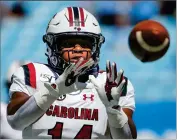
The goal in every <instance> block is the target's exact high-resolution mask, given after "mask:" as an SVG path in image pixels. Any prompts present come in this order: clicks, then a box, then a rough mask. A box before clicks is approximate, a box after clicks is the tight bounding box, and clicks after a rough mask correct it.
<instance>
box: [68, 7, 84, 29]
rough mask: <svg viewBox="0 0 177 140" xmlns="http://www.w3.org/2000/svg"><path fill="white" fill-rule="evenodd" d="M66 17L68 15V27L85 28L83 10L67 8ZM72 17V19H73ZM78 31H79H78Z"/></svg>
mask: <svg viewBox="0 0 177 140" xmlns="http://www.w3.org/2000/svg"><path fill="white" fill-rule="evenodd" d="M67 9H68V15H69V26H70V27H71V26H73V23H74V24H75V26H77V27H80V24H81V26H82V27H85V22H84V10H83V8H81V7H68V8H67ZM73 17H74V18H73ZM78 31H79V30H78Z"/></svg>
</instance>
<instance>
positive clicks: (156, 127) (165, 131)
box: [0, 0, 176, 139]
mask: <svg viewBox="0 0 177 140" xmlns="http://www.w3.org/2000/svg"><path fill="white" fill-rule="evenodd" d="M67 6H82V7H84V8H85V9H87V10H88V11H90V12H91V13H93V14H94V15H95V16H96V17H97V18H98V20H99V22H100V24H101V27H102V32H103V35H104V36H105V37H106V43H105V44H104V45H103V46H102V49H101V61H100V68H101V69H105V63H106V60H107V59H109V60H111V61H115V62H116V63H117V65H118V68H123V69H124V71H125V75H126V76H127V77H129V79H130V80H131V81H132V83H133V85H134V88H135V94H136V112H135V114H134V120H135V123H136V126H137V130H138V139H141V138H143V139H148V138H151V139H176V1H161V2H157V1H135V0H132V1H109V2H106V1H86V2H84V1H63V2H62V1H60V2H57V1H24V2H23V1H1V2H0V9H1V21H0V24H1V103H8V101H9V96H8V90H7V86H6V82H7V79H8V77H7V73H8V70H9V68H10V66H11V64H12V63H13V62H15V61H21V60H23V61H35V62H43V63H46V62H47V61H46V56H45V51H46V47H45V44H44V43H43V42H42V35H43V34H45V30H46V27H47V24H48V22H49V20H50V18H51V17H52V16H53V15H54V14H55V13H56V12H57V11H60V10H61V9H62V8H64V7H67ZM146 19H154V20H157V21H159V22H160V23H162V24H163V25H164V26H165V27H166V28H167V29H168V31H169V34H170V38H171V44H170V48H169V50H168V51H167V53H166V54H165V56H164V57H163V58H161V59H159V60H158V61H155V62H151V63H142V62H140V61H139V60H138V59H136V58H135V57H134V56H133V54H132V53H131V52H130V50H129V48H128V35H129V33H130V31H131V29H132V27H133V26H134V25H135V24H136V23H137V22H139V21H142V20H146ZM13 71H15V69H14V70H13ZM2 127H3V126H1V130H2Z"/></svg>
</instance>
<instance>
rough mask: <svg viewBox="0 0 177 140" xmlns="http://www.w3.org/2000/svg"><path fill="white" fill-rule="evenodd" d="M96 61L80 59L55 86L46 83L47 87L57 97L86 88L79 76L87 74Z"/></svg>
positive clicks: (65, 71)
mask: <svg viewBox="0 0 177 140" xmlns="http://www.w3.org/2000/svg"><path fill="white" fill-rule="evenodd" d="M93 64H94V61H93V59H92V58H90V59H89V60H84V59H83V58H80V59H79V60H78V61H77V62H76V63H71V64H70V65H69V66H68V67H67V68H66V69H65V70H64V72H63V73H62V75H60V76H59V78H58V79H57V80H56V81H55V83H53V84H49V83H44V85H45V87H46V88H47V89H49V90H50V91H52V93H53V94H54V95H55V96H58V97H59V96H61V95H65V94H68V93H71V92H74V91H77V90H81V89H84V88H86V86H87V84H86V83H81V82H78V76H79V75H81V74H83V73H84V72H86V71H87V70H88V69H89V68H90V67H91V66H92V65H93Z"/></svg>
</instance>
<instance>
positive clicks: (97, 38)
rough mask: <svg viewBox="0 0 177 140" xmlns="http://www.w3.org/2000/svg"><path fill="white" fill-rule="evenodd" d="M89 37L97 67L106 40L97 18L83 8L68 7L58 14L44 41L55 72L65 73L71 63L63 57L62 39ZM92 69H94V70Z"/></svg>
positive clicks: (50, 23)
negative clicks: (101, 48)
mask: <svg viewBox="0 0 177 140" xmlns="http://www.w3.org/2000/svg"><path fill="white" fill-rule="evenodd" d="M71 36H79V37H88V38H89V39H91V42H92V50H91V53H92V58H93V60H94V61H95V65H94V66H93V67H96V65H97V64H98V61H99V53H100V47H101V45H102V43H104V41H105V38H104V36H103V35H102V34H101V29H100V26H99V23H98V21H97V20H96V18H95V17H94V16H93V15H92V14H91V13H89V12H88V11H86V10H85V9H84V8H81V7H67V8H64V9H63V10H62V11H60V12H58V13H56V14H55V15H54V16H53V18H52V19H51V20H50V22H49V24H48V27H47V30H46V34H45V35H44V36H43V41H44V42H45V43H47V46H48V48H47V53H46V55H47V56H48V63H49V65H50V66H51V67H52V68H54V69H55V70H57V71H58V70H59V71H61V72H62V71H63V70H64V69H65V68H66V66H67V65H68V64H69V63H70V62H66V61H65V60H64V59H62V57H61V53H60V52H61V47H60V44H59V42H60V40H61V39H62V37H71ZM93 67H92V68H93Z"/></svg>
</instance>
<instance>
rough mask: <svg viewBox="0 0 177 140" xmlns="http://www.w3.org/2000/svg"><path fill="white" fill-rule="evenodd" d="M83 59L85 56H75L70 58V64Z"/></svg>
mask: <svg viewBox="0 0 177 140" xmlns="http://www.w3.org/2000/svg"><path fill="white" fill-rule="evenodd" d="M81 57H83V56H74V57H72V58H70V62H77V61H78V60H79V59H80V58H81Z"/></svg>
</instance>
